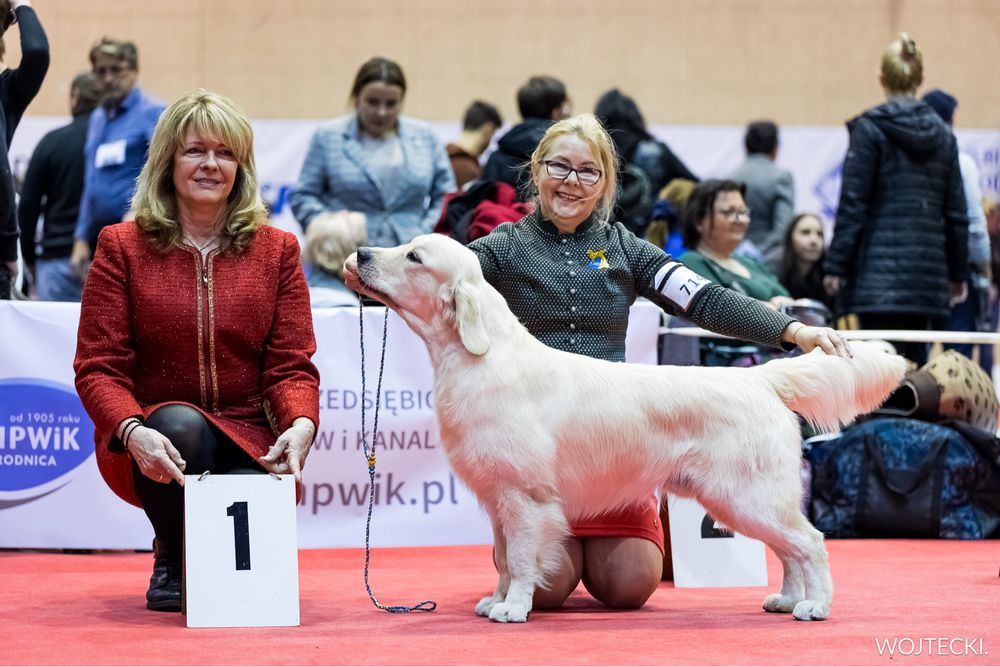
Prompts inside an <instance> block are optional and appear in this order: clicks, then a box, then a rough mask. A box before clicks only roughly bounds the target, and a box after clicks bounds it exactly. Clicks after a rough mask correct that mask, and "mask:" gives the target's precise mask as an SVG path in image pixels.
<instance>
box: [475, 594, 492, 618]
mask: <svg viewBox="0 0 1000 667" xmlns="http://www.w3.org/2000/svg"><path fill="white" fill-rule="evenodd" d="M491 609H493V596H492V595H487V596H486V597H484V598H483V599H482V600H480V601H479V602H478V603H477V604H476V616H489V615H490V610H491Z"/></svg>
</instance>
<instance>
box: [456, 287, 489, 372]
mask: <svg viewBox="0 0 1000 667" xmlns="http://www.w3.org/2000/svg"><path fill="white" fill-rule="evenodd" d="M451 293H452V298H453V299H454V300H455V324H456V325H457V327H458V336H459V338H461V339H462V345H464V346H465V349H466V350H468V351H469V352H471V353H472V354H475V355H476V356H482V355H484V354H486V351H487V350H489V349H490V336H489V332H487V331H486V325H485V324H484V323H483V317H482V311H481V310H480V309H481V304H480V300H479V289H478V287H476V286H475V284H473V283H471V282H469V281H467V280H456V281H455V283H454V285H452V292H451Z"/></svg>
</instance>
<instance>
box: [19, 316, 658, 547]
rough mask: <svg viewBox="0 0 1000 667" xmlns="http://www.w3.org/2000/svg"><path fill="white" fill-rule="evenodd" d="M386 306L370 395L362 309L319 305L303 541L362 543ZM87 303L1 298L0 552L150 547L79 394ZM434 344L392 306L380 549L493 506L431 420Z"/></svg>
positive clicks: (635, 327) (459, 532)
mask: <svg viewBox="0 0 1000 667" xmlns="http://www.w3.org/2000/svg"><path fill="white" fill-rule="evenodd" d="M384 312H385V309H383V308H367V309H365V319H364V326H365V366H366V368H365V377H366V382H367V385H366V392H365V394H364V395H362V392H361V363H360V345H359V322H358V313H357V311H356V310H354V309H353V308H330V309H317V310H315V311H313V322H314V325H315V327H316V339H317V347H318V349H317V352H316V356H315V357H314V361H315V363H316V365H317V367H318V368H319V371H320V377H321V394H320V427H319V430H318V434H317V438H316V442H315V444H314V445H313V449H312V452H311V453H310V455H309V460H308V462H307V465H306V469H305V472H304V475H303V482H304V487H305V495H304V497H303V499H302V502H301V504H300V505H299V507H298V529H299V530H298V540H299V546H300V547H303V548H321V547H358V546H361V545H363V544H364V528H365V518H366V515H367V510H368V494H369V476H368V465H367V461H366V460H365V457H364V453H363V450H362V446H361V436H360V433H361V407H362V405H364V406H366V409H365V426H366V428H367V430H369V431H371V430H372V428H373V426H374V420H375V402H374V396H375V392H376V389H377V387H378V380H379V366H380V357H381V349H382V325H383V314H384ZM659 315H660V311H659V310H658V309H657V308H656V307H655V306H653V305H652V304H651V303H649V302H647V301H641V302H639V303H637V304H636V305H635V306H633V308H632V313H631V316H630V320H629V329H628V345H627V348H628V351H627V356H628V359H629V361H631V362H636V363H656V344H657V335H658V334H657V331H658V328H659V322H660V317H659ZM78 321H79V306H78V305H77V304H64V303H34V302H28V303H23V302H0V331H2V332H3V342H4V344H3V345H2V346H0V547H33V548H100V549H132V548H148V547H149V545H150V543H151V540H152V533H151V529H150V527H149V523H148V521H147V520H146V517H145V515H144V514H143V513H142V511H141V510H139V509H136V508H134V507H132V506H131V505H128V504H127V503H125V502H123V501H122V500H120V499H118V497H117V496H115V495H114V494H113V493H112V492H111V491H110V490H109V489H108V488H107V486H106V485H105V484H104V481H103V480H102V479H101V476H100V473H99V472H98V470H97V464H96V462H95V460H94V456H93V454H94V444H93V425H92V423H91V422H90V420H89V418H88V417H87V415H86V413H85V412H84V410H83V407H82V405H81V404H80V401H79V398H78V397H77V395H76V392H75V390H74V389H73V369H72V363H73V355H74V352H75V349H76V343H75V341H76V328H77V324H78ZM432 388H433V376H432V371H431V367H430V360H429V358H428V355H427V351H426V348H425V347H424V345H423V343H422V342H421V341H420V339H419V338H417V337H416V335H414V334H413V333H412V332H411V331H410V330H409V329H408V328H407V327H406V325H405V324H404V323H403V322H402V320H400V319H399V318H398V317H397V316H396V315H395V314H392V313H390V315H389V325H388V335H387V347H386V352H385V372H384V375H383V377H382V393H381V399H380V400H379V402H378V432H377V434H376V436H375V445H374V446H375V452H376V456H377V464H376V472H375V509H374V516H373V520H372V534H371V539H372V544H373V545H375V546H433V545H447V544H483V543H489V542H491V541H492V532H491V530H490V527H489V524H488V521H487V519H486V516H485V514H484V513H483V512H482V511H481V510H480V509H479V506H478V504H477V503H476V501H475V499H474V498H473V497H472V495H471V494H470V493H469V491H468V490H467V489H466V488H465V487H464V486H463V485H462V484H461V483H460V482H459V481H458V480H457V479H455V477H454V476H453V474H452V472H451V470H450V469H449V467H448V464H447V462H446V460H445V458H444V454H443V452H442V451H441V444H440V441H439V439H438V431H437V422H436V420H435V417H434V407H433V406H434V396H433V391H432Z"/></svg>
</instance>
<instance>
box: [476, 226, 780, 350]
mask: <svg viewBox="0 0 1000 667" xmlns="http://www.w3.org/2000/svg"><path fill="white" fill-rule="evenodd" d="M469 249H470V250H472V251H474V252H475V253H476V254H477V255H478V257H479V263H480V264H481V266H482V268H483V274H484V276H485V277H486V280H487V281H488V282H489V283H490V284H491V285H493V286H494V287H495V288H496V289H497V290H498V291H499V292H500V293H501V294H502V295H503V296H504V298H505V299H506V300H507V304H508V305H509V306H510V309H511V310H512V311H513V312H514V314H515V315H516V316H517V317H518V319H520V320H521V322H522V323H523V324H524V326H525V327H526V328H527V329H528V331H530V332H531V333H532V335H534V336H535V337H536V338H537V339H539V340H540V341H542V342H543V343H545V344H546V345H548V346H549V347H554V348H556V349H559V350H565V351H567V352H576V353H577V354H584V355H587V356H590V357H596V358H598V359H606V360H608V361H624V360H625V330H626V327H627V326H628V310H629V306H631V305H632V303H633V302H634V301H635V300H636V298H637V297H638V296H644V297H646V298H647V299H649V300H650V301H653V302H654V303H656V304H657V305H659V306H660V307H661V308H663V309H664V310H665V311H667V312H668V313H671V314H673V315H679V316H681V317H683V318H684V319H686V320H689V321H691V322H693V323H694V324H696V325H698V326H700V327H702V328H705V329H709V330H711V331H716V332H718V333H720V334H723V335H725V336H730V337H732V338H737V339H740V340H749V341H753V342H756V343H761V344H763V345H769V346H773V347H786V348H789V349H790V347H791V346H789V345H788V344H782V342H781V333H782V332H783V331H784V330H785V327H787V326H788V325H789V324H790V323H791V322H792V321H793V320H792V319H791V318H790V317H788V316H787V315H783V314H781V313H778V312H777V311H775V310H773V309H772V308H769V307H768V306H766V305H765V304H763V303H762V302H760V301H757V300H756V299H750V298H747V297H745V296H743V295H741V294H738V293H736V292H734V291H732V290H729V289H727V288H725V287H723V286H722V285H719V284H717V283H712V282H709V281H707V280H705V279H704V278H701V277H699V276H696V275H694V274H692V273H690V272H689V271H688V270H687V269H686V268H685V267H683V265H681V264H680V263H679V262H676V261H674V260H672V259H671V258H670V256H669V255H667V254H666V253H664V252H663V251H662V250H660V249H659V248H657V247H656V246H654V245H653V244H651V243H648V242H646V241H643V240H642V239H639V238H637V237H636V236H635V235H634V234H632V233H631V232H630V231H628V230H627V229H626V228H625V227H624V226H623V225H622V224H621V223H616V224H614V225H609V224H607V223H604V222H601V221H599V220H596V219H595V218H594V217H593V216H592V217H591V218H589V219H587V220H585V221H584V222H583V223H581V224H580V226H579V227H577V229H576V231H575V232H574V233H572V234H562V233H560V232H559V230H558V229H556V227H555V226H554V225H553V224H552V223H550V222H549V221H547V220H544V219H542V218H541V217H540V216H537V215H534V214H533V215H529V216H526V217H524V218H522V219H521V220H520V221H518V222H517V223H516V224H515V223H510V222H505V223H504V224H502V225H499V226H498V227H496V228H495V229H494V230H493V231H492V232H491V233H490V234H488V235H486V236H484V237H482V238H479V239H476V240H475V241H473V242H472V243H470V244H469Z"/></svg>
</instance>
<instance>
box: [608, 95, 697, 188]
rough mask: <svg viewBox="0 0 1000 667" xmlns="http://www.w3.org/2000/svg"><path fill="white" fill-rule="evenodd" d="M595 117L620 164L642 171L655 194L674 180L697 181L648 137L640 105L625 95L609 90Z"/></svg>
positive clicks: (651, 136)
mask: <svg viewBox="0 0 1000 667" xmlns="http://www.w3.org/2000/svg"><path fill="white" fill-rule="evenodd" d="M594 115H595V116H597V117H598V118H599V119H600V120H601V122H602V123H603V124H604V128H605V129H606V130H607V131H608V134H610V135H611V139H612V141H614V142H615V148H617V149H618V155H620V156H621V159H622V161H623V162H625V163H629V164H635V165H636V166H637V167H639V168H640V169H642V170H643V172H645V174H646V176H647V177H648V178H649V184H650V186H651V187H652V189H653V193H654V195H658V194H659V192H660V190H662V189H663V188H664V187H665V186H666V185H667V183H669V182H670V181H672V180H674V179H675V178H686V179H687V180H689V181H693V182H695V183H697V182H698V177H697V176H695V175H694V174H693V173H692V172H691V170H690V169H688V168H687V165H685V164H684V163H683V162H682V161H681V159H680V158H679V157H677V156H676V155H675V154H674V152H673V151H672V150H670V147H669V146H667V145H666V144H665V143H663V142H662V141H660V140H659V139H657V138H656V137H654V136H653V135H652V134H650V132H649V130H648V129H646V120H645V119H644V118H643V117H642V112H641V111H640V110H639V105H638V104H636V102H635V100H634V99H632V98H631V97H629V96H628V95H626V94H624V93H622V92H621V91H620V90H618V89H617V88H612V89H611V90H609V91H608V92H606V93H604V94H603V95H601V96H600V97H599V98H598V100H597V105H596V106H595V107H594Z"/></svg>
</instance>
